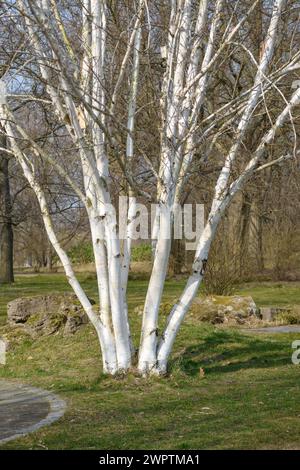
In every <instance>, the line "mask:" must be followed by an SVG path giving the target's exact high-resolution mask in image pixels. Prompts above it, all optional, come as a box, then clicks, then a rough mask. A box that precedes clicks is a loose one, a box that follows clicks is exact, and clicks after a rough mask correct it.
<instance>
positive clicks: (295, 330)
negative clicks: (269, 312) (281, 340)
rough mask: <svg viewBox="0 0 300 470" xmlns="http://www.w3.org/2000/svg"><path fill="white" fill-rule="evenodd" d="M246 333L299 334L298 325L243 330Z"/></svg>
mask: <svg viewBox="0 0 300 470" xmlns="http://www.w3.org/2000/svg"><path fill="white" fill-rule="evenodd" d="M243 331H244V332H246V333H300V326H299V325H282V326H266V327H264V328H247V329H246V328H244V329H243Z"/></svg>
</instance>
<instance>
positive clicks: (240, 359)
mask: <svg viewBox="0 0 300 470" xmlns="http://www.w3.org/2000/svg"><path fill="white" fill-rule="evenodd" d="M291 354H292V349H291V342H290V341H289V340H287V339H286V338H285V339H283V338H281V339H279V338H276V339H275V340H274V338H270V337H264V338H263V339H262V338H260V337H258V336H257V335H255V336H254V335H253V336H252V335H251V336H250V335H247V334H242V333H240V332H238V331H232V330H228V331H226V330H215V331H213V332H212V333H210V334H209V335H207V336H206V337H204V338H203V341H202V342H201V343H198V344H194V345H192V346H190V347H188V348H186V349H185V351H184V353H183V354H182V355H181V356H180V358H177V359H174V360H173V361H172V363H171V369H173V368H175V367H176V366H178V365H179V367H180V369H181V370H182V371H183V372H184V373H186V374H187V375H191V376H194V375H197V374H199V371H200V368H203V369H204V370H205V373H206V374H217V373H230V372H235V371H239V370H242V369H253V368H258V369H259V368H272V367H279V366H282V365H290V364H291Z"/></svg>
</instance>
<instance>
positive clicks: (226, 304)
mask: <svg viewBox="0 0 300 470" xmlns="http://www.w3.org/2000/svg"><path fill="white" fill-rule="evenodd" d="M258 315H259V309H258V308H257V306H256V304H255V302H254V300H253V299H252V297H250V296H249V297H242V296H237V295H234V296H217V295H215V296H207V297H202V296H201V297H197V298H196V299H195V300H194V302H193V304H192V306H191V316H192V317H193V318H194V319H197V320H200V321H206V322H209V323H213V324H217V323H228V324H233V325H234V324H238V325H240V324H241V325H242V324H245V323H249V322H251V321H252V320H254V321H257V318H258Z"/></svg>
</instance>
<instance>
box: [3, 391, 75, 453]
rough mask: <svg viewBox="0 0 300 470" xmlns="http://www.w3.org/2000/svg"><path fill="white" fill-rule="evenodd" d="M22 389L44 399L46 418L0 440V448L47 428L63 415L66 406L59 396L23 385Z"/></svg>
mask: <svg viewBox="0 0 300 470" xmlns="http://www.w3.org/2000/svg"><path fill="white" fill-rule="evenodd" d="M18 385H21V384H18ZM24 387H25V388H26V391H28V392H31V393H34V394H36V395H38V396H39V397H44V399H45V400H46V401H48V403H49V405H50V411H49V413H48V414H47V416H46V417H45V418H44V419H42V420H41V421H38V422H37V423H35V424H33V425H31V426H28V427H25V428H22V429H20V431H19V432H17V433H16V434H14V435H12V436H9V437H6V438H4V439H0V446H1V445H2V444H5V443H6V442H9V441H12V440H15V439H18V438H20V437H24V436H26V435H27V434H30V433H32V432H35V431H37V430H38V429H40V428H42V427H44V426H49V425H50V424H52V423H54V422H55V421H57V420H59V419H60V418H62V416H63V415H64V414H65V411H66V408H67V404H66V402H65V400H63V399H62V398H60V397H59V396H57V395H55V394H54V393H52V392H48V391H46V390H43V389H41V388H37V387H28V386H27V385H25V384H24Z"/></svg>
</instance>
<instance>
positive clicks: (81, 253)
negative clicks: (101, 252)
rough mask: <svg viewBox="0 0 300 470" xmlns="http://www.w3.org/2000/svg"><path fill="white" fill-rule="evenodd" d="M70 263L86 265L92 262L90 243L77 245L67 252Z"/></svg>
mask: <svg viewBox="0 0 300 470" xmlns="http://www.w3.org/2000/svg"><path fill="white" fill-rule="evenodd" d="M68 256H69V257H70V259H71V261H72V263H74V264H87V263H93V262H94V253H93V247H92V244H91V243H90V242H82V243H78V245H75V246H73V247H72V248H70V249H69V251H68Z"/></svg>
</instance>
